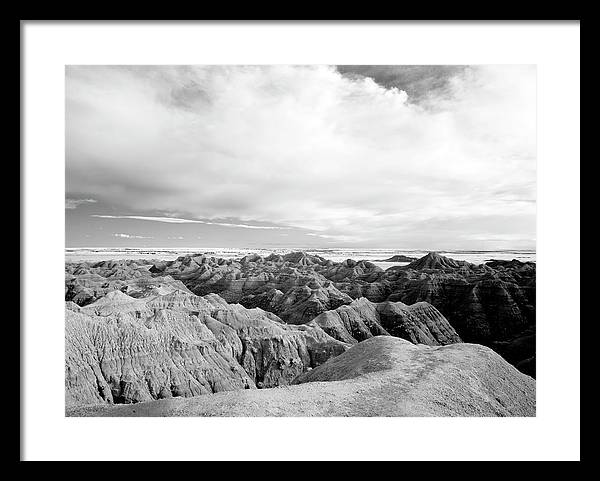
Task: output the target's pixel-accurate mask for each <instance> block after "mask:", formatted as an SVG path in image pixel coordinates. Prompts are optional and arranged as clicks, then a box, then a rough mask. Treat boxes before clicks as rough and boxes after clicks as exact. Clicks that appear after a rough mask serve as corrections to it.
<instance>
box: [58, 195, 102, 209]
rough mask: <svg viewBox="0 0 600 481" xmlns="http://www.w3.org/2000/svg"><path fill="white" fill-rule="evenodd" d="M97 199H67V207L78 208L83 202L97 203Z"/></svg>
mask: <svg viewBox="0 0 600 481" xmlns="http://www.w3.org/2000/svg"><path fill="white" fill-rule="evenodd" d="M96 202H97V201H96V200H95V199H69V198H67V199H65V209H77V207H79V206H80V205H81V204H95V203H96Z"/></svg>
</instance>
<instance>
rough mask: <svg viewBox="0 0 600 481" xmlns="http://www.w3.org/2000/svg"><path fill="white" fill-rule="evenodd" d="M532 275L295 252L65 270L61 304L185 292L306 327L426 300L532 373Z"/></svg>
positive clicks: (443, 260)
mask: <svg viewBox="0 0 600 481" xmlns="http://www.w3.org/2000/svg"><path fill="white" fill-rule="evenodd" d="M535 272H536V266H535V263H531V262H526V263H523V262H519V261H517V260H512V261H495V260H492V261H489V262H487V263H486V264H484V265H473V264H470V263H467V262H462V261H456V260H453V259H449V258H447V257H444V256H441V255H439V254H437V253H430V254H428V255H427V256H425V257H423V258H421V259H418V260H416V261H413V262H411V263H410V264H409V265H407V266H402V267H393V268H390V269H387V270H385V271H383V270H382V269H380V268H379V267H377V266H376V265H374V264H373V263H371V262H366V261H358V262H357V261H354V260H351V259H348V260H346V261H344V262H332V261H330V260H326V259H324V258H322V257H319V256H315V255H308V254H306V253H303V252H293V253H290V254H286V255H283V256H282V255H275V254H273V255H270V256H268V257H264V258H263V257H261V256H258V255H249V256H246V257H244V258H242V259H238V260H233V259H227V260H226V259H219V258H215V257H209V256H205V255H202V254H198V255H190V256H182V257H179V258H178V259H176V260H175V261H168V262H146V261H119V262H100V263H96V264H89V263H82V264H71V265H68V267H67V273H66V277H67V279H66V296H65V298H66V300H73V301H74V302H75V303H76V304H78V305H85V304H88V303H91V302H93V301H95V300H96V299H98V298H101V297H102V296H103V295H105V294H106V293H107V292H109V291H111V290H114V289H118V290H122V291H123V292H126V293H128V294H130V295H131V296H133V297H144V296H146V295H154V294H164V293H167V292H171V291H172V290H184V289H185V290H189V291H191V292H194V293H196V294H198V295H206V294H210V293H217V294H219V295H220V296H221V297H223V298H224V299H225V300H226V301H228V302H232V303H238V302H239V303H241V304H242V305H244V306H246V307H249V308H254V307H259V308H261V309H263V310H265V311H269V312H272V313H274V314H277V315H278V316H279V317H281V319H283V320H284V321H286V322H287V323H290V324H303V323H307V322H308V321H310V320H311V319H312V318H314V317H316V316H318V315H320V314H322V313H323V312H327V311H330V310H333V309H337V308H339V307H340V306H342V305H348V304H350V303H351V302H352V301H353V300H354V299H359V298H361V297H364V298H367V299H368V300H370V301H371V302H374V303H381V302H385V301H390V302H402V303H404V304H407V305H413V304H416V303H419V302H427V303H429V304H431V305H432V306H434V307H435V308H436V309H437V310H438V311H439V312H440V313H441V314H442V315H443V317H444V318H446V319H447V320H448V322H449V323H450V325H451V326H452V327H453V328H454V329H455V331H456V332H457V333H458V335H459V336H460V338H461V339H462V340H463V341H465V342H473V343H479V344H483V345H486V346H489V347H492V348H493V349H496V350H497V351H498V352H499V353H502V354H503V355H506V358H507V359H508V360H509V361H510V362H512V363H514V364H515V365H517V366H520V367H522V368H524V369H525V372H528V373H531V374H533V373H534V372H535V370H534V369H535ZM382 327H383V328H384V329H386V328H385V326H382ZM352 337H353V336H352ZM359 337H360V336H359ZM362 337H364V336H362ZM403 337H404V336H403ZM353 338H354V337H353ZM511 344H514V345H513V346H511Z"/></svg>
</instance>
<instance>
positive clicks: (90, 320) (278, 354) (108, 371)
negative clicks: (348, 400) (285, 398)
mask: <svg viewBox="0 0 600 481" xmlns="http://www.w3.org/2000/svg"><path fill="white" fill-rule="evenodd" d="M65 315H66V333H65V335H66V365H65V387H66V402H67V405H73V404H94V403H131V402H142V401H148V400H152V399H162V398H169V397H172V396H184V397H187V396H196V395H200V394H206V393H214V392H219V391H228V390H233V389H244V388H246V389H254V388H256V387H272V386H277V385H280V384H288V383H289V382H291V381H292V379H294V378H295V377H296V376H297V375H298V374H300V373H302V372H304V371H306V370H307V369H308V368H313V367H316V366H318V365H319V364H321V363H322V362H325V361H326V360H327V359H328V358H329V357H331V356H334V355H337V354H340V353H342V352H344V351H345V350H346V349H347V348H348V345H347V344H344V343H342V342H340V341H337V340H335V339H333V338H331V337H330V336H328V335H327V334H326V333H325V332H324V331H323V330H322V329H321V328H319V327H318V326H317V325H306V326H292V325H287V324H285V323H283V322H282V321H281V320H280V319H279V318H278V317H277V316H275V315H274V314H271V313H268V312H264V311H262V310H260V309H246V308H244V307H242V306H240V305H229V304H227V303H226V302H225V301H224V300H223V299H221V298H220V297H219V296H217V295H214V294H213V295H208V296H204V297H198V296H196V295H194V294H191V293H189V292H186V291H174V292H171V293H169V294H159V295H150V296H147V297H144V298H138V299H136V298H133V297H130V296H128V295H127V294H125V293H123V292H121V291H111V292H109V293H108V294H106V295H105V296H104V297H102V298H100V299H99V300H97V301H96V302H93V303H91V304H87V305H86V306H84V307H80V306H77V305H76V304H75V303H73V302H67V306H66V314H65Z"/></svg>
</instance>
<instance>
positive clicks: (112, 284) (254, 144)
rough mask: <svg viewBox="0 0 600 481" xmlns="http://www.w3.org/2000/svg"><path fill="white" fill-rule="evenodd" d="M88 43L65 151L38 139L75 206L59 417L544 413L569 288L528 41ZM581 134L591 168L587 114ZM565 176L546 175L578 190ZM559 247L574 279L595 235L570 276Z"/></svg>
mask: <svg viewBox="0 0 600 481" xmlns="http://www.w3.org/2000/svg"><path fill="white" fill-rule="evenodd" d="M577 35H578V34H577ZM577 38H578V37H577ZM578 55H579V53H578V51H577V56H578ZM82 58H84V57H82V56H81V55H72V56H70V57H68V56H67V57H65V59H66V61H65V62H64V64H62V65H59V66H60V67H61V69H62V78H60V79H57V85H60V82H62V87H63V90H62V92H60V95H57V96H56V97H54V98H53V99H52V100H51V101H52V102H53V103H54V104H55V105H57V106H58V108H59V109H60V108H62V115H63V117H62V119H60V124H59V125H58V130H59V131H61V130H62V132H63V136H62V138H56V137H54V138H53V142H56V144H57V145H59V146H61V145H62V147H63V151H62V153H63V158H61V159H57V158H56V155H51V156H48V158H47V159H46V162H54V163H55V164H54V166H53V167H52V170H54V171H56V172H57V178H60V181H59V182H58V183H54V184H52V182H51V181H50V182H49V183H50V184H52V185H50V186H49V187H48V188H50V189H53V190H54V191H57V190H58V191H59V193H58V194H59V195H61V197H62V199H63V205H64V209H62V212H61V214H60V215H61V217H62V218H61V219H59V224H55V225H54V227H53V229H54V230H55V231H59V230H60V232H59V235H60V238H59V243H62V250H61V251H60V252H55V253H54V255H56V256H57V258H60V257H61V256H62V266H63V268H64V269H62V271H61V272H56V273H55V274H56V276H55V277H54V278H56V279H59V277H60V278H61V279H62V281H59V282H61V284H62V285H61V286H59V285H58V284H53V285H55V286H56V288H52V289H50V290H51V292H52V299H53V302H54V301H56V302H57V303H58V302H60V303H62V304H63V305H64V308H63V314H62V316H61V317H60V318H54V316H49V317H47V318H46V319H44V323H51V324H52V326H51V327H48V326H46V329H51V330H52V336H53V339H61V340H64V344H61V343H60V342H55V343H50V341H47V342H46V344H47V345H48V344H51V345H49V346H47V348H48V349H52V351H53V352H55V353H56V354H57V355H58V357H57V358H56V359H57V362H54V363H53V364H52V367H50V365H48V369H49V370H50V369H53V370H54V371H53V372H55V371H56V369H57V368H60V365H59V362H60V356H62V359H63V361H64V362H63V364H62V372H58V373H56V374H57V375H58V376H62V378H63V380H64V382H63V385H62V386H58V385H57V384H56V383H55V382H54V381H53V383H52V386H53V389H54V390H55V391H57V392H58V391H62V394H60V395H55V394H54V393H53V394H52V403H53V404H52V406H54V407H53V408H52V409H53V412H54V414H55V415H57V416H59V417H61V418H62V419H63V421H61V422H65V423H68V425H70V426H73V427H75V426H78V425H79V426H80V428H81V429H84V426H88V428H87V429H88V430H94V431H96V430H103V429H104V428H103V426H106V428H107V429H108V428H109V426H113V430H114V429H118V430H119V432H121V433H122V434H123V436H125V437H127V435H128V432H129V431H130V430H131V429H137V428H134V426H145V429H152V428H151V426H158V425H163V424H164V423H168V422H170V420H169V418H171V419H172V418H186V419H188V420H189V422H192V423H196V424H194V425H195V426H198V427H197V429H198V430H202V429H204V428H203V427H202V426H204V424H202V423H203V421H202V420H203V419H205V418H212V419H215V418H217V419H219V418H220V419H223V421H226V422H228V423H230V425H231V423H233V429H234V432H235V430H237V429H239V432H240V436H241V433H242V431H243V430H246V429H252V430H255V429H257V430H262V429H264V428H261V427H260V426H264V424H260V423H261V422H264V420H265V419H272V420H273V422H280V421H281V422H288V423H294V422H295V421H294V419H298V418H303V419H304V420H305V422H307V423H308V422H312V421H309V420H312V419H315V418H316V422H317V424H310V426H313V430H314V429H315V427H318V426H319V424H318V423H327V422H329V421H327V420H328V419H335V420H336V422H342V423H352V422H353V421H352V420H353V419H360V420H362V421H361V422H370V421H368V420H373V421H372V422H379V421H378V420H383V419H386V420H390V421H384V423H383V425H384V426H385V423H387V422H393V423H402V422H403V421H402V420H406V422H416V423H419V422H421V421H423V420H425V419H428V421H427V425H426V426H428V427H426V428H425V427H424V428H421V429H426V431H427V432H429V433H430V434H433V433H435V432H436V429H437V428H436V426H437V424H436V423H438V422H439V423H443V422H445V421H444V419H448V418H452V419H455V420H458V419H459V418H463V419H464V418H468V419H470V420H472V421H476V420H477V421H476V422H477V423H483V424H479V426H481V428H482V429H483V430H486V429H487V428H486V426H487V425H486V424H485V423H495V422H496V421H493V420H492V418H498V421H500V419H499V418H503V419H505V421H502V422H503V423H508V422H511V423H513V424H510V425H509V424H504V425H496V426H500V427H499V429H509V426H515V424H514V422H517V423H522V424H523V425H524V426H534V424H527V423H528V422H529V421H528V420H530V421H532V422H535V421H536V419H537V420H538V421H540V419H541V420H543V419H546V416H547V415H548V410H547V409H548V408H547V405H544V404H543V402H542V404H539V402H538V401H539V396H540V392H541V391H540V390H543V389H548V388H549V385H550V384H551V383H556V382H557V380H558V379H559V378H563V376H564V374H565V373H564V372H557V371H555V372H554V376H552V375H549V374H548V370H544V369H545V366H546V364H545V363H547V362H551V361H550V360H549V357H548V352H549V351H548V348H549V347H551V343H548V342H547V341H544V339H545V338H544V334H543V332H544V329H546V330H547V329H548V328H549V327H550V326H552V325H553V324H552V322H555V321H552V319H551V318H548V320H546V319H547V318H546V314H545V313H547V312H548V307H544V306H547V305H548V302H550V303H562V302H565V303H566V302H574V301H575V300H574V298H573V297H570V298H564V299H557V298H552V296H551V295H550V294H545V293H544V292H545V291H543V290H540V289H543V288H544V286H545V285H547V282H548V281H544V279H541V280H540V289H538V287H537V285H538V273H537V271H538V266H537V264H538V257H540V259H542V260H540V262H543V259H547V257H543V255H541V256H540V254H539V253H538V247H539V246H543V245H544V243H545V240H546V239H548V238H549V237H550V236H547V235H546V234H545V233H544V231H543V230H541V229H540V226H542V221H543V219H540V217H539V216H540V215H546V214H545V213H544V212H545V210H544V204H543V202H541V201H540V197H543V192H545V190H543V187H542V186H541V185H540V180H539V179H540V172H541V171H544V169H546V168H547V166H548V165H549V161H547V160H545V156H544V155H545V152H547V150H546V148H545V147H542V146H540V132H543V129H544V117H543V112H547V110H544V108H545V105H547V104H545V103H540V102H546V100H545V97H544V96H543V92H542V93H540V90H539V89H540V85H542V84H543V81H544V78H545V76H546V75H547V74H546V71H545V70H544V67H543V65H542V64H540V63H538V62H537V61H535V58H534V57H533V56H531V57H530V58H531V59H532V61H529V62H528V61H522V60H521V58H517V57H515V60H514V61H512V62H505V61H498V60H500V57H494V56H493V55H489V61H483V62H482V61H480V60H481V56H480V57H476V56H471V57H469V56H468V55H464V56H463V57H462V58H464V59H465V60H466V61H465V62H455V61H448V62H446V63H439V62H430V61H429V62H428V61H427V59H428V57H427V56H423V62H414V61H411V62H408V61H402V57H399V58H398V61H397V62H393V63H392V62H386V63H382V62H380V61H377V58H376V57H373V61H372V62H365V57H364V55H363V56H356V59H357V61H355V62H348V61H342V62H322V61H320V60H319V57H317V56H315V61H314V62H309V63H307V62H298V61H296V59H297V58H299V57H298V56H296V57H294V56H290V57H289V59H290V61H285V59H282V61H281V60H280V61H272V62H260V61H252V57H248V61H247V62H231V61H227V60H228V57H227V56H223V61H222V62H221V61H212V62H211V61H210V58H207V60H208V61H204V62H198V61H194V59H193V58H190V60H191V61H189V62H181V61H180V58H181V56H173V61H172V62H170V61H164V60H163V61H155V62H147V61H146V58H147V57H145V56H140V57H139V61H135V60H133V59H132V60H130V61H129V62H122V61H119V60H117V61H113V62H106V61H100V62H97V61H82ZM101 58H102V59H107V58H108V57H106V56H101ZM213 58H214V57H213ZM302 58H304V57H302ZM334 58H335V57H333V58H332V59H334ZM347 58H348V56H346V57H344V59H347ZM350 58H352V56H350ZM412 58H415V57H414V56H413V57H412ZM115 59H116V58H115ZM157 59H158V60H160V58H159V57H157ZM340 59H341V57H340ZM471 59H473V60H475V59H479V61H469V60H471ZM449 60H450V59H449ZM577 65H578V64H577ZM56 71H57V72H58V69H56ZM576 74H577V79H578V78H579V77H578V75H579V72H578V71H577V73H576ZM26 81H27V79H26ZM577 82H578V80H577ZM569 93H570V94H574V95H575V97H573V99H574V101H575V102H576V105H577V109H578V101H579V100H578V98H579V97H578V95H579V93H578V91H577V92H575V91H573V90H571V91H570V92H557V95H558V96H561V95H568V94H569ZM32 98H33V97H31V96H30V97H29V99H32ZM540 99H542V100H540ZM34 103H35V102H32V101H31V100H30V102H29V104H28V105H33V104H34ZM59 111H60V110H59ZM25 112H26V113H27V109H26V110H25ZM34 122H35V120H34ZM577 122H578V119H577ZM577 125H578V124H577ZM577 129H578V127H577ZM577 135H578V130H577ZM555 140H557V139H555ZM541 142H545V140H541ZM571 151H572V157H571V158H570V159H564V162H566V163H567V164H568V163H571V168H572V169H576V170H573V172H575V171H576V172H578V169H579V146H578V137H577V145H572V150H571ZM28 152H29V155H31V152H34V149H29V151H28ZM30 172H31V171H30ZM38 175H40V171H36V172H34V173H33V176H38ZM577 175H578V174H577ZM63 180H64V183H63ZM40 182H43V180H42V179H41V178H40ZM542 182H543V181H542ZM577 182H578V179H577ZM63 186H64V189H63ZM566 186H567V178H566V177H565V178H564V179H563V183H562V184H561V185H560V187H559V186H558V185H555V186H554V187H552V189H554V190H555V195H559V193H561V192H562V194H561V195H563V196H564V198H565V199H566V198H567V196H569V195H572V196H577V197H578V195H579V191H578V185H577V187H573V189H575V188H576V189H577V190H572V191H571V194H569V193H568V192H567V191H566V190H563V188H564V189H566V188H567V187H566ZM546 189H547V188H546ZM577 208H578V207H577ZM546 212H547V211H546ZM556 215H562V214H561V213H560V212H557V213H556ZM569 215H570V216H571V217H572V219H574V218H575V217H577V219H578V216H579V213H578V211H577V212H574V211H572V210H571V212H570V213H569ZM577 222H578V220H577ZM62 226H64V229H62ZM26 235H27V234H26ZM578 236H579V233H578V232H577V243H578ZM60 239H62V240H60ZM53 245H57V243H53ZM563 261H564V262H565V263H568V264H569V265H572V264H573V263H576V264H577V271H576V272H575V274H576V277H577V278H578V268H579V267H578V264H579V251H578V247H577V251H575V250H568V249H566V248H565V249H562V250H560V251H554V252H553V253H552V256H551V260H550V264H546V266H549V267H546V272H548V269H551V270H552V271H553V272H554V275H555V276H556V279H555V280H554V281H553V282H555V283H556V282H559V280H558V279H559V278H562V276H569V277H570V274H569V271H567V270H565V272H564V273H563V274H560V273H559V270H560V268H559V264H560V263H562V262H563ZM29 265H31V264H29ZM52 265H53V266H56V265H59V264H58V263H54V264H52ZM543 265H544V264H541V266H542V267H540V269H541V272H544V268H543ZM48 266H49V264H48ZM40 268H41V267H40ZM47 269H48V270H50V267H48V268H47ZM565 269H566V267H565ZM569 269H570V268H569ZM570 273H571V274H573V273H574V271H570ZM39 282H40V280H39V279H38V283H39ZM560 282H561V283H562V282H563V280H560ZM567 282H568V281H567ZM577 286H578V281H577ZM38 288H40V286H39V285H38ZM576 289H577V296H578V287H576ZM546 292H547V291H546ZM59 293H62V295H63V297H62V298H60V299H59V298H58V297H57V295H58V294H59ZM578 302H579V301H578V298H577V307H576V309H575V310H573V311H572V312H573V317H572V318H571V319H569V320H568V323H569V324H572V325H573V327H572V328H573V329H574V330H573V331H572V332H573V333H574V332H578V325H579V314H578V312H579V306H578ZM544 303H546V304H544ZM30 312H31V311H30ZM540 313H543V314H542V315H541V314H540ZM557 322H558V321H557ZM564 322H567V320H564ZM31 325H32V324H31V323H29V326H31ZM552 329H555V327H553V328H552ZM562 329H563V334H564V332H565V331H564V328H562ZM25 332H26V333H27V332H30V331H25ZM539 333H541V334H539ZM38 335H39V333H38ZM540 336H541V337H540ZM48 339H49V338H48ZM40 341H41V339H40ZM61 342H62V341H61ZM554 348H555V349H554V351H551V352H553V354H552V355H553V356H558V355H559V349H558V347H557V346H556V345H555V346H554ZM26 349H29V348H28V347H26ZM576 349H578V344H577V346H576ZM561 355H562V354H561ZM575 360H577V359H575V358H571V361H575ZM577 362H578V360H577ZM29 365H30V366H31V365H32V364H31V363H30V364H29ZM565 366H566V365H565ZM577 369H578V368H577ZM570 372H571V373H572V376H571V379H572V380H571V382H575V379H577V382H578V376H579V374H578V371H570ZM538 374H539V376H538ZM53 379H57V377H56V376H54V377H53ZM538 383H540V384H539V385H538ZM48 384H50V381H49V380H48ZM553 385H554V384H553ZM38 386H39V385H38ZM30 392H31V391H30ZM570 392H571V393H572V394H573V395H576V396H578V392H576V393H575V392H574V391H570ZM29 399H30V400H31V399H33V396H30V397H29ZM37 399H38V400H39V397H38V398H37ZM26 402H27V400H26ZM30 402H33V401H30ZM60 406H62V413H60V412H58V411H57V410H58V409H59V408H60ZM539 406H543V410H542V411H539V409H542V408H540V407H539ZM571 413H572V414H575V412H574V411H572V412H571ZM577 415H578V414H577ZM540 416H541V417H540ZM132 417H133V418H138V419H137V420H136V421H135V422H136V424H121V423H126V422H128V421H126V420H125V419H123V418H132ZM236 420H239V421H236ZM285 420H288V421H285ZM411 420H413V421H411ZM420 420H421V421H420ZM435 420H439V421H435ZM132 421H133V420H132ZM89 422H92V423H93V424H89ZM238 422H243V423H246V424H244V426H246V428H244V429H241V428H236V427H235V426H236V424H235V423H238ZM303 422H304V421H303ZM84 423H88V424H84ZM140 423H141V424H140ZM144 423H146V424H144ZM150 423H151V424H150ZM157 423H158V424H157ZM198 423H200V424H198ZM255 423H259V424H255ZM294 425H296V424H291V425H290V426H294ZM326 425H327V424H322V426H323V427H324V426H326ZM379 425H380V426H381V424H379ZM394 425H395V426H397V429H398V430H401V429H402V424H394ZM92 426H94V427H92ZM121 426H122V427H121ZM126 426H129V427H126ZM164 426H167V424H164ZM190 426H191V425H190ZM238 426H241V425H238ZM249 426H255V427H251V428H248V427H249ZM278 426H279V425H278ZM307 426H308V424H307ZM347 426H348V428H350V426H352V424H347ZM389 426H391V424H390V425H389ZM416 426H420V425H419V424H417V425H416ZM440 426H441V424H440ZM455 426H456V427H455V428H454V429H460V428H459V427H458V425H455ZM489 426H490V427H491V426H495V424H489ZM571 426H572V427H573V425H572V424H571ZM447 427H449V428H450V426H447ZM78 429H79V428H78ZM172 429H174V428H172ZM211 429H212V428H211ZM216 429H218V428H216ZM283 429H284V431H283V432H289V433H290V435H291V431H292V430H294V429H295V428H292V427H290V428H289V430H288V431H285V428H283ZM367 429H370V428H367ZM417 429H419V428H418V427H417ZM577 429H578V426H577ZM224 432H225V431H223V432H222V433H224ZM325 432H326V431H324V432H323V433H321V434H320V433H319V432H318V431H313V433H314V434H313V435H314V436H315V437H317V438H318V437H321V436H330V435H331V433H329V434H325ZM327 432H329V429H327ZM88 435H89V433H88ZM159 439H160V437H157V442H160V441H159ZM565 439H566V438H565ZM523 442H525V440H524V439H523ZM140 449H141V448H140ZM482 449H483V447H482ZM123 455H124V456H125V455H126V454H124V453H123ZM265 456H267V454H265ZM484 456H485V454H484Z"/></svg>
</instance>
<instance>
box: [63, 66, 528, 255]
mask: <svg viewBox="0 0 600 481" xmlns="http://www.w3.org/2000/svg"><path fill="white" fill-rule="evenodd" d="M535 85H536V70H535V66H505V65H503V66H422V67H418V66H338V67H336V66H324V65H318V66H281V65H276V66H152V67H145V66H119V67H105V66H69V67H67V69H66V203H65V214H66V236H67V246H68V247H79V246H87V247H102V246H105V247H111V246H126V247H177V246H181V247H183V246H188V247H193V246H220V247H264V248H268V247H272V246H282V247H285V246H290V247H292V246H293V247H373V248H397V249H424V250H427V249H428V250H450V249H465V250H470V249H475V250H495V249H534V248H535V215H536V199H535V193H536V103H535V102H536V90H535V88H536V87H535Z"/></svg>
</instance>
